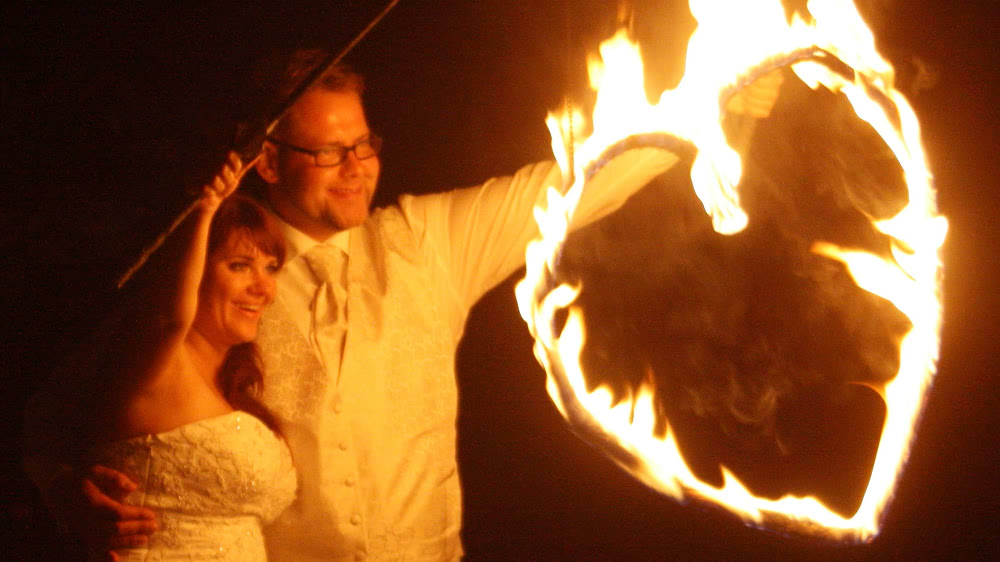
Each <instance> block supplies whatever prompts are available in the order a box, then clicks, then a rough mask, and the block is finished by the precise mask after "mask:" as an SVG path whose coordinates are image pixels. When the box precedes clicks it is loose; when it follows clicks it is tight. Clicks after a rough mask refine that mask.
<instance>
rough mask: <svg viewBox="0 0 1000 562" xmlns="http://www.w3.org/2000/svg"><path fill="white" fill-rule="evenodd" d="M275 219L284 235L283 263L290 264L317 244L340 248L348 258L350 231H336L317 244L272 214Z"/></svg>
mask: <svg viewBox="0 0 1000 562" xmlns="http://www.w3.org/2000/svg"><path fill="white" fill-rule="evenodd" d="M274 216H275V218H276V219H277V220H278V226H279V227H280V228H281V233H282V234H284V235H285V245H286V248H285V262H286V263H287V262H290V261H292V260H294V259H295V258H297V257H298V256H301V255H302V254H304V253H306V252H308V251H309V250H311V249H313V247H314V246H316V245H318V244H325V245H327V246H332V247H334V248H340V249H341V250H343V252H344V254H345V255H348V256H350V252H349V251H348V250H349V248H350V247H351V243H350V242H351V230H350V229H348V230H341V231H338V232H337V233H336V234H334V235H333V236H331V237H329V238H327V239H326V240H324V241H322V242H317V241H316V240H313V239H312V237H310V236H309V235H308V234H306V233H304V232H302V231H301V230H299V229H297V228H295V227H294V226H292V225H290V224H288V223H287V222H285V220H284V219H282V218H281V217H280V216H278V215H277V213H275V214H274Z"/></svg>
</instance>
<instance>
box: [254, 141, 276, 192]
mask: <svg viewBox="0 0 1000 562" xmlns="http://www.w3.org/2000/svg"><path fill="white" fill-rule="evenodd" d="M256 168H257V173H258V174H260V177H261V178H262V179H263V180H264V181H265V182H267V183H270V184H274V183H278V151H277V149H276V148H275V147H274V145H273V144H271V143H269V142H264V146H263V147H261V151H260V158H258V159H257V164H256Z"/></svg>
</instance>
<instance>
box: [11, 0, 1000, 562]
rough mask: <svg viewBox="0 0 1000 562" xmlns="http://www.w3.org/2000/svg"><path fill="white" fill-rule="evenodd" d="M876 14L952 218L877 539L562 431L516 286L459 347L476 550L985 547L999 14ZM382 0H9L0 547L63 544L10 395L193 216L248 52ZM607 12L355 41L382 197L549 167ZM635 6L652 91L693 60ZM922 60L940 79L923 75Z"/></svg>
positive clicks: (668, 16) (954, 553) (407, 18)
mask: <svg viewBox="0 0 1000 562" xmlns="http://www.w3.org/2000/svg"><path fill="white" fill-rule="evenodd" d="M567 2H568V3H569V4H571V5H572V6H573V8H574V10H575V13H574V15H572V16H571V17H569V18H567V15H566V7H567ZM866 6H867V8H866V10H865V13H866V16H867V17H868V19H869V21H870V23H871V25H872V27H873V29H874V31H875V34H876V37H877V38H878V41H879V46H880V48H881V50H882V52H883V53H884V54H885V55H886V56H887V57H888V58H889V59H890V60H891V61H892V62H893V63H894V64H896V65H897V68H898V69H899V73H900V78H901V85H902V87H903V90H904V93H906V94H907V95H908V96H909V98H910V100H911V103H912V105H913V106H914V108H915V110H916V112H917V114H918V116H919V118H920V119H921V124H922V128H923V133H924V142H925V146H926V149H927V154H928V159H929V161H930V166H931V170H932V171H933V172H934V173H935V175H936V185H937V189H938V195H939V199H938V201H939V207H940V211H941V213H942V214H944V215H945V216H947V217H948V219H949V221H950V231H949V237H948V241H947V242H946V244H945V249H944V259H945V272H946V287H945V289H946V292H945V306H946V312H945V326H944V337H943V343H942V350H941V360H940V364H939V374H938V376H937V378H936V382H935V386H934V389H933V392H932V394H931V396H930V399H929V402H928V403H927V406H926V409H925V412H924V416H923V419H922V422H921V425H920V428H919V434H918V439H917V441H916V443H915V445H914V447H913V449H912V454H911V458H910V462H909V465H908V467H907V469H906V471H905V473H904V475H903V477H902V479H901V480H900V483H899V487H898V489H897V495H896V498H895V500H894V503H893V506H892V509H891V510H890V511H889V513H888V515H887V517H886V519H885V524H884V527H883V530H882V533H881V535H880V536H879V537H878V538H877V539H876V540H875V541H874V542H873V543H872V544H869V545H855V546H834V545H830V544H827V543H824V542H821V541H818V540H816V539H802V538H794V537H793V538H789V537H785V536H781V535H776V534H772V533H765V532H760V531H756V530H753V529H749V528H747V527H745V526H743V525H742V524H741V523H739V522H738V521H736V520H735V519H734V518H733V517H731V516H729V515H727V514H725V513H722V512H720V511H717V510H715V509H711V508H698V507H692V506H690V505H689V506H684V505H679V504H677V503H676V502H674V501H673V500H670V499H667V498H664V497H662V496H660V495H658V494H656V493H654V492H652V491H650V490H648V489H646V488H645V487H644V486H642V485H641V484H639V483H638V482H636V481H634V480H632V479H631V477H629V476H627V475H626V474H625V473H623V472H622V471H620V470H619V469H618V468H617V467H615V466H614V465H613V464H612V463H611V462H609V461H607V460H606V459H605V458H603V457H602V456H599V455H597V454H595V453H594V451H592V450H591V449H590V448H589V447H588V446H587V445H586V444H584V443H583V442H581V441H579V440H578V439H577V438H576V437H574V436H573V435H572V434H571V433H570V431H569V430H568V429H567V428H566V426H565V424H564V423H563V422H562V420H561V418H560V417H559V415H558V413H557V412H556V410H555V408H554V407H552V405H551V404H550V402H549V399H548V397H547V395H546V394H545V391H544V373H543V372H542V370H541V368H540V367H539V366H538V365H537V363H536V362H535V360H534V358H533V356H532V353H531V340H530V336H529V335H528V333H527V330H526V329H525V328H524V325H523V323H522V321H521V319H520V317H519V316H518V314H517V310H516V306H515V302H514V296H513V281H508V282H507V283H504V284H502V285H501V286H500V287H498V288H497V289H496V290H494V291H493V292H491V293H490V294H489V295H488V296H487V297H486V298H484V299H483V301H482V302H481V303H480V304H479V305H478V306H477V307H476V309H475V310H474V311H473V314H472V317H471V318H470V321H469V324H468V327H467V331H466V338H465V342H464V344H463V346H462V348H461V350H460V352H459V356H458V359H457V361H458V371H459V379H460V380H459V384H460V388H461V415H460V420H459V430H460V443H459V446H460V459H459V460H460V463H461V472H462V479H463V484H464V489H465V522H464V531H463V538H464V541H465V546H466V550H467V552H468V555H469V558H470V559H497V560H545V559H594V560H604V559H623V560H655V559H727V558H754V559H759V558H771V559H774V558H783V559H784V558H791V559H806V558H808V559H866V560H867V559H978V558H987V557H990V554H991V553H995V552H996V551H997V549H998V530H997V528H998V525H997V524H996V519H997V515H998V512H1000V509H998V503H1000V502H998V500H997V492H998V484H997V468H996V467H997V461H998V460H1000V458H998V454H997V452H996V449H997V447H996V436H997V431H996V429H995V425H996V423H998V421H1000V420H998V416H996V415H995V412H996V411H997V405H998V404H997V402H998V400H997V397H998V393H997V391H996V389H995V388H994V384H995V382H996V380H997V376H996V351H995V348H996V344H995V341H994V338H995V333H996V330H995V328H994V326H995V319H996V316H995V314H996V298H995V287H996V279H995V277H994V273H993V269H994V267H995V258H994V251H993V246H994V244H993V240H994V237H992V236H991V234H992V233H993V229H994V227H993V226H992V224H991V222H990V221H991V220H993V219H994V218H995V217H997V216H1000V208H998V205H997V199H998V198H997V181H996V177H997V175H996V174H997V172H998V170H997V165H996V157H995V146H996V142H997V140H998V138H997V125H998V123H997V111H996V107H995V104H996V103H997V100H998V98H997V85H996V74H995V70H994V69H995V67H996V64H997V62H998V61H997V53H998V51H1000V49H998V45H997V41H996V35H997V33H998V31H1000V30H998V29H997V27H996V25H995V24H991V23H989V21H990V19H991V16H993V12H995V11H996V8H997V6H996V2H995V1H988V0H982V1H976V2H964V3H944V2H934V1H932V0H915V1H910V2H903V1H893V0H872V1H871V2H868V3H866ZM379 7H380V3H375V2H360V1H347V2H325V3H302V2H286V3H282V4H279V5H267V4H261V3H256V2H241V3H230V4H228V5H223V4H216V5H213V6H210V7H208V6H197V7H196V6H195V5H194V4H193V3H192V4H191V6H188V7H171V8H169V9H166V8H160V9H156V8H140V7H136V6H135V5H132V4H131V3H121V4H118V5H107V6H102V7H79V8H68V7H64V6H60V5H57V4H51V5H40V4H35V3H30V4H28V3H11V4H8V5H6V6H5V7H4V8H2V10H3V42H4V66H5V74H6V76H5V78H4V80H3V86H2V87H3V129H4V134H3V139H2V142H3V145H2V146H3V154H4V156H5V159H4V160H5V163H4V171H5V172H4V176H5V180H6V185H7V187H6V189H4V190H3V195H2V197H3V200H2V201H3V202H2V204H0V213H2V214H0V224H2V225H3V226H2V230H0V245H2V252H3V254H2V255H3V256H4V257H5V258H6V264H7V266H6V268H5V275H4V287H5V289H6V293H7V298H6V299H4V309H5V310H4V313H3V316H2V317H3V318H4V320H5V329H4V333H3V336H2V340H0V342H2V343H0V345H2V348H0V351H2V354H3V363H4V367H3V372H4V380H5V381H6V382H7V385H6V392H5V394H6V397H5V400H4V404H5V406H4V409H3V418H2V419H3V420H4V422H5V425H4V432H3V435H4V436H5V438H6V439H7V442H6V443H5V445H6V446H5V447H4V448H5V450H7V451H9V454H8V455H7V458H6V461H7V462H5V463H4V464H3V465H2V469H3V470H2V473H0V475H2V476H0V477H2V480H0V489H2V490H3V491H2V494H3V498H4V499H3V509H2V511H0V533H5V534H7V537H5V540H9V541H10V545H11V546H10V547H7V548H9V550H7V551H6V552H5V553H4V554H8V555H9V556H11V557H12V558H14V559H21V558H25V559H27V558H30V559H50V558H58V557H61V556H65V551H63V550H62V549H61V548H62V547H59V546H53V543H55V542H57V540H56V539H53V535H52V533H53V528H52V527H51V524H50V523H49V522H48V521H47V520H46V519H45V517H44V513H43V512H42V511H41V510H40V508H39V507H38V504H37V499H36V496H35V494H34V491H33V489H32V488H31V486H30V484H29V483H28V482H27V480H26V479H25V478H24V476H23V475H22V474H21V473H20V472H19V470H18V468H17V459H18V456H19V445H18V443H17V439H16V436H17V433H18V426H19V416H20V410H21V407H22V406H23V403H24V401H25V400H26V398H27V396H28V395H29V394H30V393H31V392H32V391H33V389H34V388H35V387H36V385H37V384H38V383H39V382H40V381H41V380H42V379H43V378H44V377H45V376H46V374H47V372H48V371H49V370H50V369H51V368H52V366H53V365H54V364H55V362H56V361H57V360H58V359H59V358H60V357H64V356H65V355H66V354H67V353H68V352H69V350H71V349H72V347H73V343H74V342H75V341H77V340H79V339H80V338H81V337H82V336H83V335H84V334H85V333H86V332H87V329H88V327H90V326H92V325H93V324H94V323H95V322H96V320H97V319H98V318H100V316H101V315H102V314H103V313H104V311H106V310H107V308H108V306H109V305H110V303H111V302H113V298H114V292H113V290H112V289H111V288H112V287H113V279H114V278H115V277H116V276H117V275H118V274H119V273H120V272H121V271H123V270H124V268H125V267H126V266H127V264H128V263H129V262H130V260H131V259H133V258H134V256H136V255H137V254H138V252H139V251H140V249H141V248H142V246H144V245H145V244H146V243H148V242H149V241H150V240H151V239H152V237H153V236H154V235H155V233H156V232H158V231H159V230H160V229H161V228H162V227H163V226H164V225H165V224H166V223H167V222H168V221H169V220H170V219H171V218H172V216H173V214H174V213H175V211H176V210H179V209H180V208H181V207H182V206H183V203H184V194H183V192H184V189H185V188H189V187H192V186H197V185H200V184H201V183H203V182H204V181H205V180H206V179H207V178H208V176H209V174H210V172H211V170H212V169H214V167H216V166H217V164H218V162H220V161H221V158H222V155H223V154H224V151H225V148H226V146H227V143H228V141H229V139H230V138H231V134H232V129H233V122H234V120H235V119H236V118H238V116H239V115H240V111H241V109H240V104H237V103H234V102H233V100H234V99H237V97H238V95H237V94H238V92H239V91H241V89H243V88H244V86H245V84H246V79H245V77H246V75H247V74H248V69H249V68H250V66H251V63H252V61H255V60H257V59H259V58H261V57H262V56H264V55H267V54H268V53H271V52H273V51H274V50H275V49H280V48H287V47H295V46H301V45H309V46H312V45H323V44H326V45H330V46H333V47H335V48H339V46H341V45H343V44H344V43H345V42H346V41H347V40H348V39H349V38H350V37H351V36H352V35H353V34H354V33H355V32H356V31H357V30H359V29H360V28H361V27H362V26H363V25H364V23H365V22H366V21H367V20H368V19H369V18H371V17H372V16H373V15H374V14H375V13H376V11H377V10H378V8H379ZM615 8H616V2H614V1H611V0H603V1H600V0H586V1H581V0H577V1H572V2H569V1H568V0H567V1H566V2H564V1H556V0H553V1H548V0H546V1H543V2H536V3H526V2H517V1H513V0H484V1H479V2H466V1H461V0H435V1H423V2H420V1H416V0H403V1H402V2H401V3H400V5H399V6H398V7H397V8H396V9H395V10H394V11H393V12H392V13H391V14H390V15H389V17H388V18H387V19H386V20H385V22H383V24H381V25H380V26H379V27H378V28H377V29H376V30H375V31H374V32H373V33H372V34H371V35H370V37H368V38H367V39H365V41H364V42H363V43H362V44H361V45H360V46H359V47H358V48H357V49H355V50H354V51H353V52H352V53H351V54H350V56H349V57H348V61H350V62H351V63H352V64H353V65H354V66H355V67H357V68H358V69H359V70H361V71H362V72H363V73H364V74H366V76H367V80H368V87H369V89H368V94H367V100H366V101H367V108H368V117H369V121H370V122H371V125H372V127H373V129H374V130H376V131H378V132H380V133H381V134H382V135H383V136H384V137H386V139H387V143H386V147H385V149H384V152H383V177H382V181H381V187H380V190H381V192H380V194H379V202H381V203H386V202H389V201H391V200H392V199H394V198H395V197H396V196H397V195H398V194H400V193H403V192H427V191H433V190H439V189H444V188H449V187H458V186H463V185H471V184H473V183H476V182H478V181H481V180H483V179H485V178H487V177H489V176H491V175H496V174H503V173H509V172H512V171H514V170H515V169H516V168H517V167H519V166H520V165H522V164H525V163H527V162H531V161H536V160H542V159H545V158H547V157H548V156H549V148H548V146H549V140H548V134H547V132H546V130H545V128H544V123H543V120H544V117H545V113H546V111H547V110H548V109H550V108H555V107H557V106H558V104H559V103H560V101H561V99H562V94H563V93H564V92H565V91H566V90H567V88H568V89H570V90H571V91H572V92H574V93H575V94H579V93H581V92H582V91H583V90H582V88H583V84H584V82H583V79H584V67H583V62H582V61H583V60H584V59H583V55H584V52H585V50H586V49H591V50H592V49H593V48H594V47H596V44H597V41H598V39H599V38H602V37H604V36H606V35H608V34H609V33H610V32H611V31H612V30H613V27H614V25H613V22H614V17H615ZM635 16H636V26H637V27H636V32H637V34H638V37H639V40H640V41H641V42H642V41H644V39H645V42H644V45H648V46H649V47H648V48H649V51H648V52H647V53H646V54H647V58H648V59H649V60H651V61H655V62H656V63H657V64H658V65H660V68H662V69H663V70H661V71H659V72H658V73H657V72H653V73H651V76H650V77H649V79H650V82H651V83H652V85H653V88H651V89H657V90H659V89H663V88H664V87H666V86H667V85H668V83H669V81H670V80H671V78H672V77H673V78H676V76H677V73H678V72H680V71H681V70H682V69H681V65H682V61H683V53H682V49H683V46H684V44H685V42H686V37H687V33H688V31H689V30H690V29H691V27H692V21H691V19H690V16H689V15H688V14H687V11H686V3H684V2H678V1H676V0H639V1H637V2H636V9H635ZM567 36H569V37H570V42H569V44H568V43H567ZM653 37H659V38H658V39H656V40H655V41H654V40H653V39H652V38H653ZM568 53H569V54H571V55H572V58H571V59H568V58H567V54H568ZM567 60H572V63H568V62H567ZM921 67H923V68H925V69H926V71H927V72H928V73H929V76H930V77H931V79H930V82H926V81H922V80H923V79H920V80H918V79H917V78H916V76H917V75H918V72H917V69H918V68H921ZM515 278H519V275H518V276H515Z"/></svg>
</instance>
